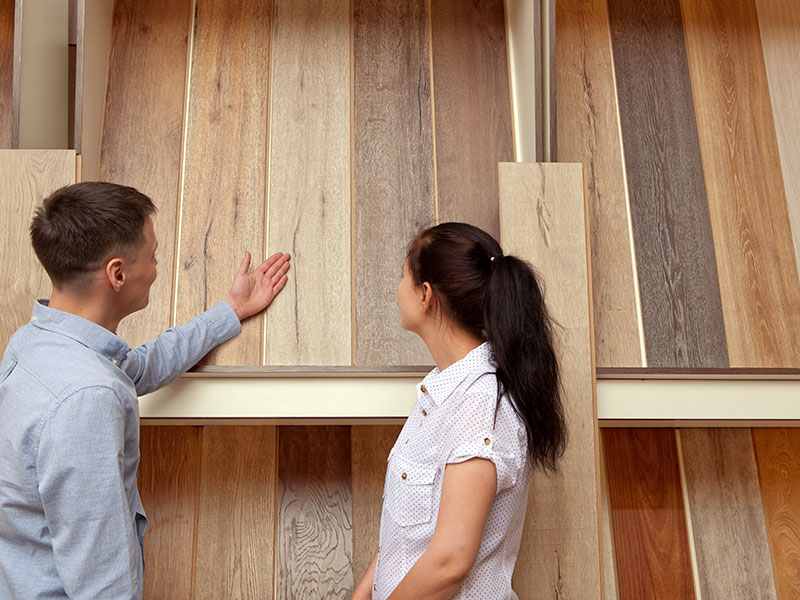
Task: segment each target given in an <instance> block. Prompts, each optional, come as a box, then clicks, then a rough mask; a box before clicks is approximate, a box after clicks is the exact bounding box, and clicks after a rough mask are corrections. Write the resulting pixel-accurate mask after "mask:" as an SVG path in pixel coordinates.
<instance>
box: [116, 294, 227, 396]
mask: <svg viewBox="0 0 800 600" xmlns="http://www.w3.org/2000/svg"><path fill="white" fill-rule="evenodd" d="M241 330H242V325H241V323H240V322H239V318H238V317H237V316H236V313H235V312H234V311H233V308H231V306H230V305H229V304H228V303H227V302H225V301H222V302H218V303H217V304H215V305H214V306H212V307H211V308H209V309H208V310H207V311H206V312H204V313H203V314H201V315H198V316H196V317H195V318H193V319H191V320H190V321H189V322H188V323H186V324H185V325H182V326H181V327H171V328H170V329H167V330H166V331H165V332H164V333H162V334H161V335H159V336H157V337H155V338H153V339H152V340H150V341H149V342H145V343H144V344H142V345H141V346H139V347H138V348H134V349H132V350H131V351H130V352H129V353H128V356H127V357H126V358H125V360H124V361H122V364H121V367H122V369H123V370H124V371H125V373H126V374H127V375H128V377H130V378H131V381H133V383H134V385H135V386H136V393H137V394H139V395H140V396H141V395H143V394H148V393H150V392H152V391H155V390H157V389H158V388H160V387H163V386H165V385H167V384H168V383H171V382H172V381H174V380H175V379H177V378H178V377H180V376H181V375H183V374H184V373H185V372H186V371H187V370H188V369H189V367H191V366H192V365H194V364H195V363H197V362H198V361H199V360H200V359H201V358H203V357H204V356H205V355H206V354H208V352H209V351H211V350H212V349H213V348H214V347H215V346H218V345H219V344H221V343H222V342H225V341H227V340H229V339H231V338H232V337H234V336H235V335H237V334H238V333H239V332H240V331H241Z"/></svg>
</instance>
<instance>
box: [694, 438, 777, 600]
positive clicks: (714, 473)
mask: <svg viewBox="0 0 800 600" xmlns="http://www.w3.org/2000/svg"><path fill="white" fill-rule="evenodd" d="M680 439H681V448H682V451H683V462H684V466H685V470H686V486H687V489H688V496H689V510H690V511H691V518H692V528H693V532H694V544H695V549H696V551H697V567H698V572H699V576H700V590H701V595H702V597H703V598H711V599H713V598H742V599H745V598H748V599H750V598H753V599H755V598H758V599H774V598H776V597H777V596H776V594H775V584H774V581H773V576H772V565H771V564H770V554H769V545H768V542H767V531H766V526H765V524H764V512H763V510H762V505H761V496H760V493H759V489H758V473H757V471H756V461H755V456H754V454H753V441H752V438H751V434H750V431H749V430H748V429H700V428H697V429H686V428H684V429H681V431H680Z"/></svg>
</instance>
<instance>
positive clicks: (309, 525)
mask: <svg viewBox="0 0 800 600" xmlns="http://www.w3.org/2000/svg"><path fill="white" fill-rule="evenodd" d="M278 439H279V451H278V453H279V457H278V464H279V467H278V528H277V531H278V537H277V548H276V551H277V552H278V556H277V564H278V572H277V574H276V576H277V590H278V598H281V599H283V598H285V599H287V600H289V599H297V600H304V599H305V598H342V599H345V600H346V599H348V598H350V595H351V594H352V593H353V568H352V556H353V538H352V534H353V525H352V522H353V521H352V504H351V495H350V428H349V427H313V426H300V427H281V428H280V430H279V436H278Z"/></svg>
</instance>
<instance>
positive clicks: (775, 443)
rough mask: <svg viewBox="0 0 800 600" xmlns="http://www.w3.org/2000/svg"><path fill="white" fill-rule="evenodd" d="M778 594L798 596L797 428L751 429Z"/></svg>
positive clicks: (799, 480) (799, 457) (799, 492)
mask: <svg viewBox="0 0 800 600" xmlns="http://www.w3.org/2000/svg"><path fill="white" fill-rule="evenodd" d="M753 446H754V447H755V452H756V462H757V463H758V475H759V482H760V484H761V500H762V502H763V506H764V520H765V522H766V525H767V538H768V539H769V548H770V556H771V557H772V569H773V573H774V575H775V588H776V590H777V592H778V598H781V599H788V598H797V597H798V596H800V429H799V428H792V429H778V428H769V429H766V428H765V429H753Z"/></svg>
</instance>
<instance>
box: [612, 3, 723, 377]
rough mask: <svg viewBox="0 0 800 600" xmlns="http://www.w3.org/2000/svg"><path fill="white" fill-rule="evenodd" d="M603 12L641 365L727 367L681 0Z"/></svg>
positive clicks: (618, 5) (622, 6)
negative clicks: (626, 197)
mask: <svg viewBox="0 0 800 600" xmlns="http://www.w3.org/2000/svg"><path fill="white" fill-rule="evenodd" d="M608 8H609V21H610V28H611V39H612V43H613V53H614V65H615V68H616V77H617V91H618V94H619V112H620V121H621V124H622V138H623V146H624V149H625V162H626V168H627V174H628V188H629V193H630V210H631V221H632V224H633V237H634V240H635V246H636V261H637V269H638V274H639V290H640V294H641V303H642V319H643V323H644V339H645V345H646V348H647V364H648V366H652V367H727V366H728V354H727V348H726V344H725V325H724V322H723V317H722V304H721V301H720V292H719V283H718V277H717V267H716V259H715V255H714V241H713V239H712V234H711V222H710V219H709V213H708V204H707V201H706V190H705V185H704V180H703V165H702V161H701V157H700V146H699V143H698V138H697V128H696V124H695V116H694V112H693V110H692V88H691V81H690V78H689V70H688V68H687V63H686V47H685V44H684V40H683V35H682V32H681V12H680V4H679V0H667V1H665V2H649V1H647V0H637V1H630V0H610V1H609V3H608ZM721 260H725V258H722V257H721Z"/></svg>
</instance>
